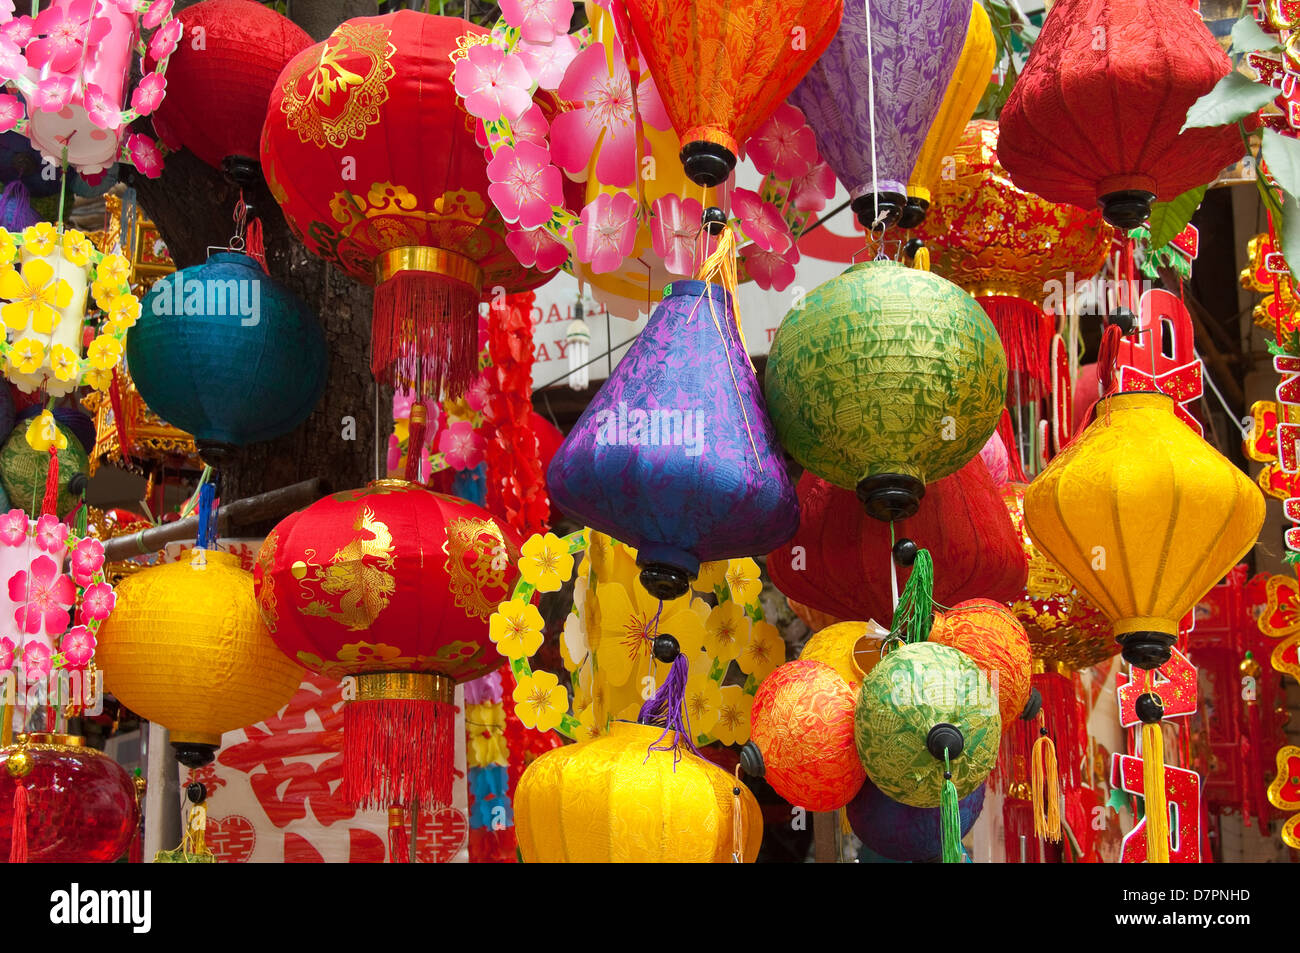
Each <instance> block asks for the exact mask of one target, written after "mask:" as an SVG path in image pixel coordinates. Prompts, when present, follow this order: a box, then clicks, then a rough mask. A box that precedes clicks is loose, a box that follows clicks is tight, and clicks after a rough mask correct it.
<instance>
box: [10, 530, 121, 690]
mask: <svg viewBox="0 0 1300 953" xmlns="http://www.w3.org/2000/svg"><path fill="white" fill-rule="evenodd" d="M115 602H116V597H115V595H114V593H113V587H112V586H110V585H109V584H108V580H107V579H106V577H105V575H104V547H103V545H102V544H101V543H100V542H99V540H97V539H94V538H93V537H89V536H86V537H82V536H77V535H76V534H75V533H73V532H71V531H70V530H69V528H68V526H67V525H66V524H64V523H62V522H61V521H59V519H58V518H57V517H55V516H49V515H47V516H42V517H41V518H40V519H38V520H30V519H28V518H27V514H26V513H24V512H23V511H22V510H17V509H14V510H10V511H9V512H7V513H4V514H0V676H3V674H4V673H5V672H7V671H10V670H13V669H16V667H17V666H18V664H19V663H20V662H21V663H22V674H23V677H24V678H26V679H28V680H29V681H31V680H34V679H45V678H48V677H51V675H53V674H57V672H59V671H61V670H80V669H85V668H86V667H87V666H88V665H89V664H90V662H91V659H92V658H93V657H94V654H95V639H96V636H97V634H98V632H99V627H100V626H101V625H102V624H103V623H104V620H105V619H107V618H108V616H109V614H110V613H111V612H112V611H113V607H114V604H115Z"/></svg>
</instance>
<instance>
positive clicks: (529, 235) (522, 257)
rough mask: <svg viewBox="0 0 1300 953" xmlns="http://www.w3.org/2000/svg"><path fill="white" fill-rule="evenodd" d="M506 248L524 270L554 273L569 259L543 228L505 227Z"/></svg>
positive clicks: (563, 249)
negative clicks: (532, 269)
mask: <svg viewBox="0 0 1300 953" xmlns="http://www.w3.org/2000/svg"><path fill="white" fill-rule="evenodd" d="M506 247H507V248H509V249H510V252H511V254H513V255H514V256H515V258H516V259H517V260H518V261H519V264H521V265H523V266H524V267H525V268H536V269H537V270H538V271H554V270H555V269H557V268H559V267H560V266H561V265H563V264H564V263H565V262H566V261H568V259H569V250H568V249H567V248H565V247H564V245H562V244H560V242H558V241H556V240H555V239H554V238H552V237H551V235H550V233H549V232H547V231H546V229H544V228H528V229H524V228H516V227H513V226H507V227H506Z"/></svg>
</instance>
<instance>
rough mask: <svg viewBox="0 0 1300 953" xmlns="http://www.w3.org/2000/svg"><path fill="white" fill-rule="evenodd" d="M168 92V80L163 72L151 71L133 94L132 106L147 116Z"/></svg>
mask: <svg viewBox="0 0 1300 953" xmlns="http://www.w3.org/2000/svg"><path fill="white" fill-rule="evenodd" d="M166 93H167V80H166V79H165V78H164V77H163V74H162V73H150V74H149V75H148V76H146V77H145V78H144V79H142V80H140V85H139V86H137V87H136V88H135V92H133V93H132V94H131V108H132V109H134V110H135V111H136V112H137V113H139V114H140V115H141V116H147V115H149V114H150V113H151V112H153V111H154V110H155V109H157V108H158V104H159V103H161V102H162V101H163V96H165V95H166Z"/></svg>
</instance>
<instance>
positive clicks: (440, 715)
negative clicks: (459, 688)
mask: <svg viewBox="0 0 1300 953" xmlns="http://www.w3.org/2000/svg"><path fill="white" fill-rule="evenodd" d="M455 721H456V707H455V706H454V705H450V704H448V703H446V702H436V701H417V700H409V699H402V700H391V699H384V700H375V701H369V700H366V701H353V702H348V704H347V706H346V707H345V708H344V709H343V798H344V800H346V801H347V802H348V803H349V804H351V805H353V806H354V807H359V808H382V807H385V806H387V805H390V804H413V803H415V802H416V801H419V802H420V803H421V804H450V803H451V782H452V776H453V773H454V765H453V763H452V762H453V760H454V758H455V750H456V749H455V743H454V741H453V739H452V728H453V726H454V725H455Z"/></svg>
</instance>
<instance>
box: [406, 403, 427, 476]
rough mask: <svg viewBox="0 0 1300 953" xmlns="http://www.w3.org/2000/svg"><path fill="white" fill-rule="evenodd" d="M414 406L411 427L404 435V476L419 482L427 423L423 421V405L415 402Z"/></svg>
mask: <svg viewBox="0 0 1300 953" xmlns="http://www.w3.org/2000/svg"><path fill="white" fill-rule="evenodd" d="M415 407H419V408H420V413H418V414H417V413H416V412H415ZM415 407H412V408H411V417H410V420H411V424H410V427H411V429H410V431H409V432H408V434H407V437H406V474H405V478H406V479H407V480H409V481H411V482H412V483H419V482H421V480H420V477H421V475H422V474H421V473H420V464H421V462H422V461H423V460H424V432H425V429H426V427H427V426H428V424H427V423H426V422H425V407H424V405H423V404H416V405H415ZM417 418H418V419H417Z"/></svg>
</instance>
